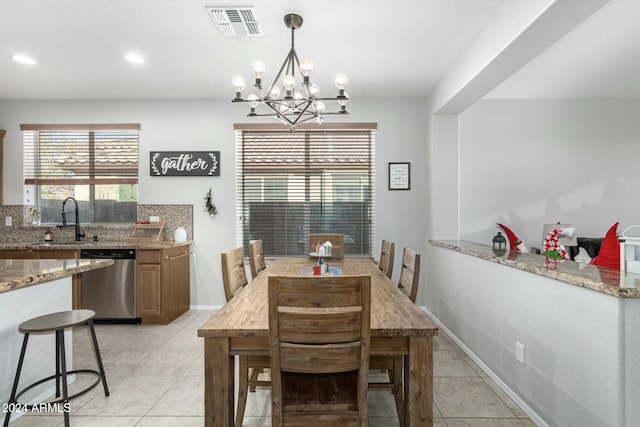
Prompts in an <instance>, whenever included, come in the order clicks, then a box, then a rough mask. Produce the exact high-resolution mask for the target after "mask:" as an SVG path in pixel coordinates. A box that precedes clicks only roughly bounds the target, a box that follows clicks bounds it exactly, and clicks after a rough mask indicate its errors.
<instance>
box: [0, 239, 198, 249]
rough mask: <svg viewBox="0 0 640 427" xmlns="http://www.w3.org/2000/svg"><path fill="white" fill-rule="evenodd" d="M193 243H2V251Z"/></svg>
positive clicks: (158, 246)
mask: <svg viewBox="0 0 640 427" xmlns="http://www.w3.org/2000/svg"><path fill="white" fill-rule="evenodd" d="M191 243H192V242H191V241H186V242H183V243H178V242H174V241H172V240H162V241H159V242H151V243H127V242H121V241H118V242H113V241H98V242H91V241H89V242H56V241H53V242H0V250H26V249H37V250H47V249H56V250H61V249H62V250H64V249H68V250H74V249H119V248H123V249H125V248H127V249H170V248H175V247H180V246H188V245H190V244H191Z"/></svg>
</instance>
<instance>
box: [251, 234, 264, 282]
mask: <svg viewBox="0 0 640 427" xmlns="http://www.w3.org/2000/svg"><path fill="white" fill-rule="evenodd" d="M249 265H250V266H251V277H253V278H254V279H255V277H256V276H257V275H258V274H259V273H260V272H261V271H262V270H264V269H265V268H267V265H266V264H265V262H264V249H263V241H262V240H254V241H252V242H251V243H249Z"/></svg>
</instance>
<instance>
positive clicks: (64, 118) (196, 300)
mask: <svg viewBox="0 0 640 427" xmlns="http://www.w3.org/2000/svg"><path fill="white" fill-rule="evenodd" d="M349 110H350V111H351V115H350V116H348V118H347V119H348V121H351V122H377V123H378V131H377V134H376V205H375V209H376V225H375V236H376V242H375V243H376V249H375V251H374V255H375V256H376V258H377V256H378V252H379V244H380V240H381V239H382V238H386V239H389V240H393V241H395V242H396V246H398V247H399V248H400V250H399V251H398V252H400V251H401V248H402V246H405V245H406V246H411V247H413V248H415V249H416V250H417V251H419V252H420V253H424V250H425V241H424V236H425V220H424V218H425V217H426V197H425V194H426V190H425V186H426V181H427V180H426V167H425V162H426V160H425V159H426V154H425V146H424V135H425V133H426V124H425V121H424V116H425V110H424V102H423V101H422V100H419V99H397V100H377V99H355V97H354V99H353V100H352V101H351V102H350V103H349ZM245 114H246V111H245V109H244V108H242V107H240V106H237V105H232V104H231V102H230V101H228V100H173V101H169V100H158V101H92V102H84V101H82V102H81V101H66V102H63V101H59V102H37V101H33V102H18V101H0V129H6V131H7V134H6V135H5V144H4V203H5V204H8V205H11V204H16V205H19V204H22V203H23V197H22V135H21V132H20V127H19V126H20V124H23V123H140V124H141V132H140V185H139V189H140V203H142V204H193V205H194V242H195V244H194V252H195V257H193V259H192V279H191V305H192V306H216V305H222V304H223V303H224V301H225V298H224V292H223V289H222V277H221V273H220V253H221V252H223V251H226V250H228V249H231V248H233V247H234V246H235V244H236V242H235V218H236V215H235V197H236V193H235V134H234V131H233V124H234V123H235V122H246V121H247V120H248V119H247V118H246V117H245ZM328 121H332V120H328ZM175 149H185V150H192V151H198V150H217V151H220V153H221V154H220V155H221V166H220V177H212V178H202V177H192V178H190V177H150V176H149V160H148V159H149V151H152V150H158V151H171V150H175ZM390 161H409V162H411V191H389V190H388V189H387V163H388V162H390ZM209 187H211V188H212V192H213V202H214V203H215V204H216V206H217V208H218V211H219V213H218V215H216V216H215V217H213V218H211V217H209V216H208V215H207V214H206V212H205V211H204V207H203V203H204V200H203V199H204V196H205V193H206V192H207V191H208V189H209ZM400 256H401V254H396V265H398V264H399V257H400ZM398 275H399V269H398V271H396V274H394V276H395V278H397V277H398ZM421 287H423V288H424V286H421Z"/></svg>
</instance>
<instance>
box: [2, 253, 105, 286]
mask: <svg viewBox="0 0 640 427" xmlns="http://www.w3.org/2000/svg"><path fill="white" fill-rule="evenodd" d="M109 265H113V260H112V259H101V260H96V259H74V260H55V259H40V260H33V259H3V260H0V294H1V293H4V292H9V291H14V290H17V289H22V288H26V287H29V286H33V285H37V284H40V283H43V282H49V281H52V280H56V279H61V278H64V277H69V276H71V275H73V274H77V273H83V272H85V271H89V270H94V269H96V268H102V267H107V266H109Z"/></svg>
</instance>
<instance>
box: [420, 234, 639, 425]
mask: <svg viewBox="0 0 640 427" xmlns="http://www.w3.org/2000/svg"><path fill="white" fill-rule="evenodd" d="M430 243H431V245H430V246H428V248H427V252H428V256H429V261H428V263H429V268H430V269H429V280H428V291H427V292H428V296H427V310H428V311H429V312H430V314H432V316H433V317H434V319H436V321H437V322H438V323H439V324H440V325H441V326H442V328H443V330H445V331H448V332H449V333H450V334H451V335H452V336H453V337H454V339H455V340H456V341H457V342H458V343H459V344H460V345H461V346H462V347H463V348H464V349H465V350H466V351H467V352H468V353H469V355H470V356H471V357H472V358H473V359H474V360H475V361H476V362H478V363H479V364H480V366H482V367H483V368H485V370H487V372H488V373H489V375H491V376H492V377H494V379H495V380H497V382H498V383H499V384H500V385H501V386H503V388H504V389H505V391H507V393H508V394H510V395H511V397H512V398H514V399H515V400H516V401H518V403H520V404H521V406H522V407H523V408H525V410H527V412H528V415H529V416H530V417H531V418H532V419H533V420H534V421H535V422H536V423H537V424H538V425H581V426H604V425H607V426H635V425H640V406H639V405H637V402H638V401H639V399H640V334H638V333H637V331H638V330H639V329H640V276H638V275H633V274H625V273H620V272H619V271H616V270H609V269H604V268H599V267H595V266H591V265H581V264H579V263H577V262H574V261H568V260H566V261H562V262H560V263H556V262H554V263H549V262H548V261H547V259H546V258H545V257H543V256H542V255H535V254H528V253H524V254H519V253H511V254H509V253H507V254H505V255H503V256H496V255H494V254H493V252H492V249H491V246H489V245H482V244H478V243H473V242H467V241H461V240H431V241H430ZM518 344H521V345H522V346H524V352H523V353H524V359H523V361H524V363H521V362H519V361H518V360H517V357H516V356H517V354H516V353H517V351H516V348H517V345H518Z"/></svg>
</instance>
